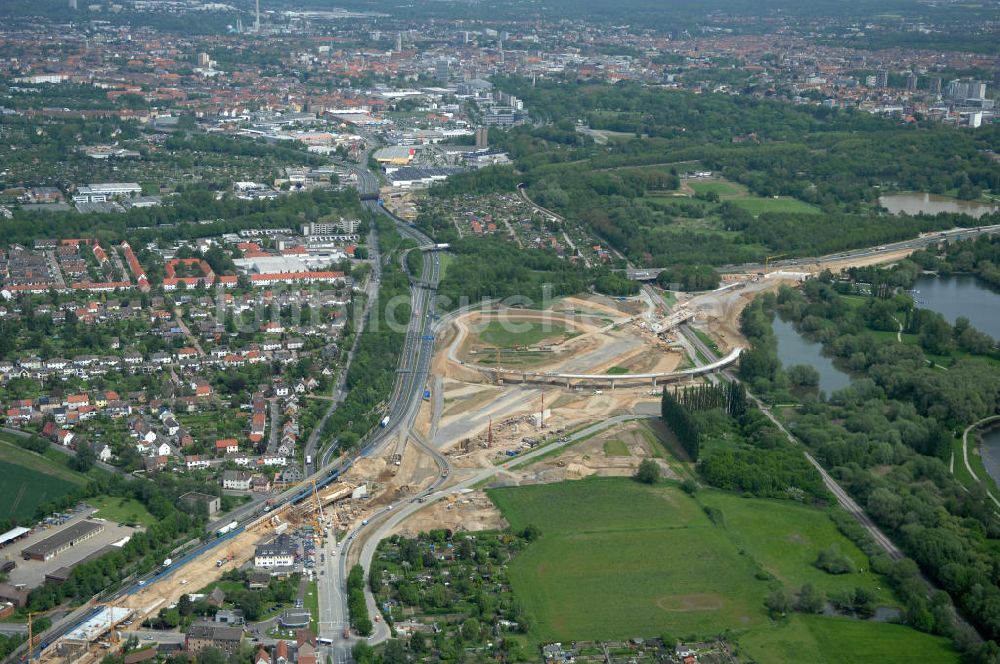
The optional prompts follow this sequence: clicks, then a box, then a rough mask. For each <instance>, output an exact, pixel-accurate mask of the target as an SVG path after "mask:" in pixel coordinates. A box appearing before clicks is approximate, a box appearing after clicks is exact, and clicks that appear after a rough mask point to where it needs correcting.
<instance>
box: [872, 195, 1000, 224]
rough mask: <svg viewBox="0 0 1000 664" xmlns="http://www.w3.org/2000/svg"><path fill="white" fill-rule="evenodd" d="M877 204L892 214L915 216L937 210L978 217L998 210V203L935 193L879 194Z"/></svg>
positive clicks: (932, 212)
mask: <svg viewBox="0 0 1000 664" xmlns="http://www.w3.org/2000/svg"><path fill="white" fill-rule="evenodd" d="M878 204H879V205H881V206H882V207H884V208H885V209H887V210H888V211H889V212H891V213H892V214H904V213H905V214H909V215H912V216H916V215H918V214H920V213H921V212H923V213H924V214H938V213H939V212H957V213H959V214H967V215H969V216H970V217H975V218H976V219H978V218H979V217H981V216H983V215H984V214H989V213H990V212H997V211H1000V205H990V204H988V203H978V202H975V201H962V200H959V199H957V198H949V197H947V196H938V195H937V194H921V193H910V194H887V195H885V196H879V198H878Z"/></svg>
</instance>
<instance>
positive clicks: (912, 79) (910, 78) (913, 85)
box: [906, 73, 917, 92]
mask: <svg viewBox="0 0 1000 664" xmlns="http://www.w3.org/2000/svg"><path fill="white" fill-rule="evenodd" d="M906 91H907V92H916V91H917V75H916V74H913V73H910V74H907V76H906Z"/></svg>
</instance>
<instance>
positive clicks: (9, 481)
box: [0, 439, 87, 520]
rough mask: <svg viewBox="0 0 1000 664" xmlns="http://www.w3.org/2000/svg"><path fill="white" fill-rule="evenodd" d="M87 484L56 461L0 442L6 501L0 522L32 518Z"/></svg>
mask: <svg viewBox="0 0 1000 664" xmlns="http://www.w3.org/2000/svg"><path fill="white" fill-rule="evenodd" d="M56 454H58V452H56ZM86 482H87V478H86V477H85V476H84V475H81V474H80V473H77V472H74V471H72V470H70V469H68V468H66V467H65V466H64V465H62V464H60V463H59V462H58V461H57V460H54V459H50V458H48V457H46V456H43V455H41V454H36V453H35V452H30V451H28V450H25V449H23V448H20V447H18V446H17V445H14V444H13V443H10V442H7V441H6V440H2V439H0V496H4V498H5V500H4V504H3V506H0V519H8V518H9V519H19V520H25V519H31V518H32V517H34V515H35V510H36V509H37V507H38V506H39V505H41V504H42V503H44V502H46V501H49V500H52V499H53V498H57V497H59V496H62V495H65V494H67V493H69V492H71V491H73V490H74V489H77V488H79V487H80V486H82V485H84V484H86Z"/></svg>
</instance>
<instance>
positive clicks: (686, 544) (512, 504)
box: [490, 479, 768, 642]
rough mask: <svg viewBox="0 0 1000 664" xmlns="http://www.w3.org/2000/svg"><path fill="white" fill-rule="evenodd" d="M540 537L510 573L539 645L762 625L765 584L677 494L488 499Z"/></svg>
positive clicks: (517, 494) (591, 492)
mask: <svg viewBox="0 0 1000 664" xmlns="http://www.w3.org/2000/svg"><path fill="white" fill-rule="evenodd" d="M490 497H491V498H492V499H493V501H494V502H495V503H496V504H497V506H498V507H499V508H500V510H501V511H502V512H503V514H504V517H506V518H507V520H508V521H509V522H510V524H511V526H512V527H513V528H514V529H515V530H516V529H521V528H524V527H525V526H526V525H528V524H534V525H536V526H538V527H539V528H540V529H541V532H542V537H541V538H540V539H539V540H538V541H536V542H534V543H533V544H532V545H531V546H529V547H528V548H527V550H525V551H524V552H523V553H521V554H519V555H518V556H517V558H516V559H515V560H514V562H513V563H512V564H511V568H510V578H511V583H512V586H513V589H514V592H515V593H516V595H517V596H518V598H519V599H520V601H521V602H523V604H524V607H525V610H526V612H527V614H528V616H529V617H530V619H531V625H532V627H531V636H532V637H533V638H534V639H536V640H538V641H543V642H545V641H560V640H562V641H569V640H590V639H622V638H631V637H634V636H640V635H642V636H655V635H659V634H661V633H663V632H669V633H671V634H680V635H688V634H700V635H706V636H707V635H711V634H717V633H718V632H719V629H720V626H723V628H724V627H725V626H728V627H731V628H736V629H739V628H751V627H755V626H759V625H763V624H765V623H766V622H767V621H768V619H767V616H766V615H765V613H764V608H763V601H764V597H765V596H766V595H767V592H768V589H767V584H766V583H765V582H763V581H760V580H757V579H756V578H755V577H754V573H755V570H754V568H753V565H752V563H751V561H750V560H749V559H748V558H746V557H744V556H741V555H740V554H739V552H738V550H737V548H736V546H735V545H734V544H733V543H732V541H730V539H729V538H727V537H726V535H725V533H724V532H723V531H722V530H721V529H719V528H716V527H715V526H713V525H712V523H711V522H710V521H709V520H708V518H707V517H706V516H705V513H704V512H703V511H702V509H701V508H700V507H699V506H698V504H697V503H695V502H694V500H692V499H691V498H690V497H689V496H688V495H687V494H685V493H684V492H683V491H681V490H680V489H678V488H676V487H674V486H670V487H668V486H658V487H648V486H644V485H640V484H638V483H636V482H634V481H632V480H629V479H588V480H583V481H576V482H562V483H559V484H551V485H541V486H526V487H517V488H509V489H495V490H491V491H490Z"/></svg>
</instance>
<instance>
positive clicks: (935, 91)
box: [927, 77, 941, 95]
mask: <svg viewBox="0 0 1000 664" xmlns="http://www.w3.org/2000/svg"><path fill="white" fill-rule="evenodd" d="M927 91H928V92H930V93H931V94H932V95H939V94H941V79H940V78H939V77H935V78H932V79H931V80H930V81H928V82H927Z"/></svg>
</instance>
